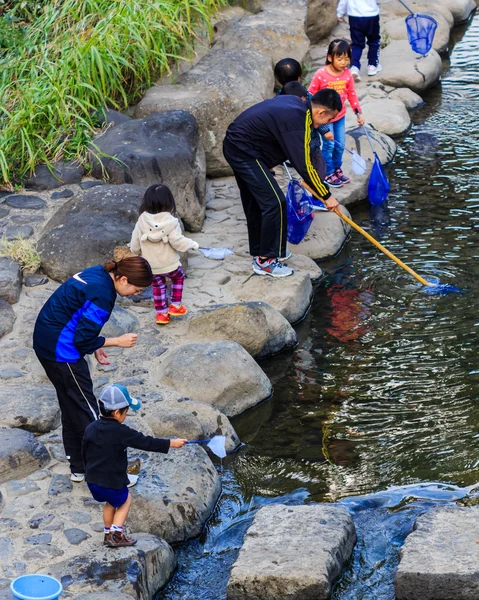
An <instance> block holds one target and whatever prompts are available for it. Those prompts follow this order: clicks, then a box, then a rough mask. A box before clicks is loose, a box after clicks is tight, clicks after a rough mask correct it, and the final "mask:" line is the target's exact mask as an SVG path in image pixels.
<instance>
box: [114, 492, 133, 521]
mask: <svg viewBox="0 0 479 600" xmlns="http://www.w3.org/2000/svg"><path fill="white" fill-rule="evenodd" d="M130 505H131V494H130V493H129V494H128V498H127V499H126V501H125V504H122V505H121V506H119V507H118V508H117V509H116V511H115V514H114V516H113V522H112V525H115V526H116V527H123V525H124V524H125V521H126V518H127V516H128V513H129V511H130ZM112 508H113V507H112Z"/></svg>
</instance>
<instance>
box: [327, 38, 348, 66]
mask: <svg viewBox="0 0 479 600" xmlns="http://www.w3.org/2000/svg"><path fill="white" fill-rule="evenodd" d="M343 54H346V55H347V57H348V58H349V60H351V57H352V54H351V45H350V43H349V42H348V41H346V40H342V39H337V40H333V41H332V42H331V43H330V44H329V46H328V51H327V53H326V64H327V65H330V64H332V62H333V61H332V60H329V57H330V56H331V58H334V57H335V56H342V55H343Z"/></svg>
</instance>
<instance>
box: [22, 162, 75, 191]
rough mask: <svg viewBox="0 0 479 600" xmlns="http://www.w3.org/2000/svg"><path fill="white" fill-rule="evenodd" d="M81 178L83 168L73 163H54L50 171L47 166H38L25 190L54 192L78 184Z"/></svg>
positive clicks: (27, 182) (28, 180) (26, 183)
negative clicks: (65, 186)
mask: <svg viewBox="0 0 479 600" xmlns="http://www.w3.org/2000/svg"><path fill="white" fill-rule="evenodd" d="M82 177H83V167H82V166H81V165H79V164H78V163H76V162H74V161H71V162H66V163H65V162H58V163H55V165H54V166H53V169H52V170H51V171H50V169H49V168H48V167H47V165H38V166H37V167H35V171H34V173H33V175H32V177H30V179H27V181H26V182H25V187H26V188H27V190H54V189H56V188H59V187H62V185H65V184H67V185H68V184H72V183H80V181H81V179H82Z"/></svg>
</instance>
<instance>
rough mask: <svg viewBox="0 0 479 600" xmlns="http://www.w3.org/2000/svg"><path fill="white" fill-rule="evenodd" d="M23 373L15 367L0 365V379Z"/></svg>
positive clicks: (13, 377)
mask: <svg viewBox="0 0 479 600" xmlns="http://www.w3.org/2000/svg"><path fill="white" fill-rule="evenodd" d="M23 376H24V374H23V373H22V371H20V369H17V367H0V379H16V378H17V377H23Z"/></svg>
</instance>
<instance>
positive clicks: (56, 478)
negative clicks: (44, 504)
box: [48, 473, 73, 496]
mask: <svg viewBox="0 0 479 600" xmlns="http://www.w3.org/2000/svg"><path fill="white" fill-rule="evenodd" d="M72 488H73V484H72V482H71V481H70V478H69V477H67V476H66V475H61V474H60V473H55V474H54V475H53V478H52V482H51V483H50V487H49V488H48V495H49V496H58V495H59V494H65V493H66V494H69V493H70V492H71V491H72Z"/></svg>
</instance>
